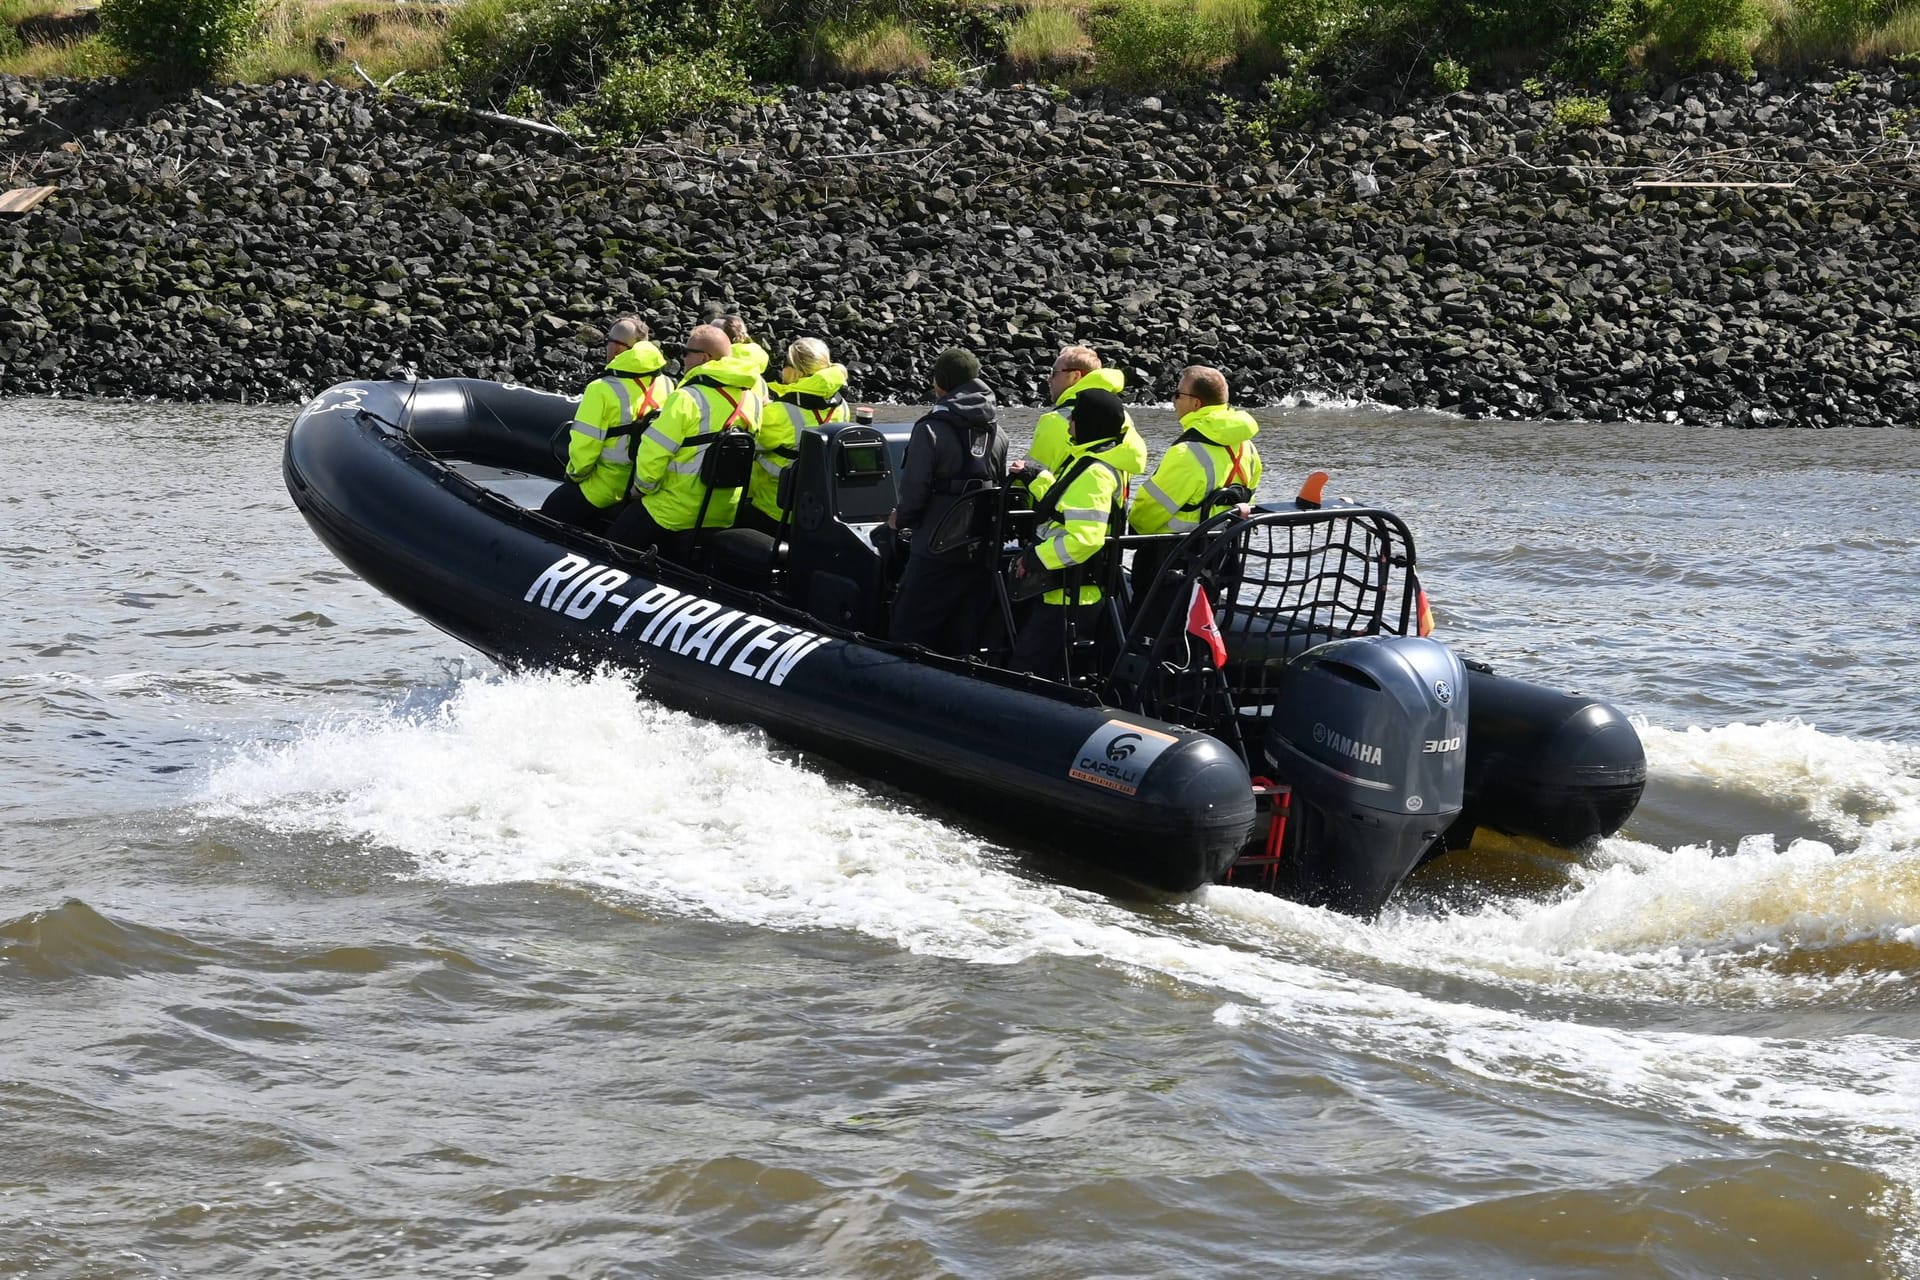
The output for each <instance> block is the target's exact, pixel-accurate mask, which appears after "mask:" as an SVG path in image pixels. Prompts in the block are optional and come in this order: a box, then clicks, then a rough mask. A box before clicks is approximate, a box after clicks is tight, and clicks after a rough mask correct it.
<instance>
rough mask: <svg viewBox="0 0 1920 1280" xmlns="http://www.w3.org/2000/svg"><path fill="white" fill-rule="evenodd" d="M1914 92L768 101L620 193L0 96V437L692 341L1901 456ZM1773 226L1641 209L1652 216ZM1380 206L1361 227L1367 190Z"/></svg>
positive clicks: (1918, 329) (528, 374) (199, 118)
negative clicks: (1560, 116) (1319, 395)
mask: <svg viewBox="0 0 1920 1280" xmlns="http://www.w3.org/2000/svg"><path fill="white" fill-rule="evenodd" d="M1909 103H1913V104H1914V105H1915V106H1920V87H1916V86H1915V85H1914V84H1912V83H1910V82H1908V81H1907V80H1905V79H1903V78H1902V77H1901V76H1900V75H1899V74H1897V73H1896V72H1893V71H1885V70H1883V71H1869V72H1867V73H1865V74H1862V75H1854V76H1848V77H1843V78H1841V79H1840V80H1838V81H1837V82H1833V83H1817V82H1813V81H1807V82H1803V83H1796V84H1791V85H1788V84H1770V83H1767V82H1764V81H1763V82H1757V83H1753V84H1740V83H1735V82H1731V81H1724V80H1721V79H1719V78H1717V77H1706V78H1704V79H1700V80H1696V81H1690V82H1687V83H1684V84H1680V85H1676V86H1674V87H1672V88H1670V89H1669V90H1667V91H1666V92H1664V93H1661V94H1659V95H1658V96H1654V97H1648V98H1616V99H1615V100H1614V101H1613V102H1612V104H1611V115H1612V118H1611V121H1610V123H1608V124H1607V125H1605V126H1602V127H1587V128H1569V127H1562V126H1559V125H1556V124H1555V123H1554V121H1553V111H1552V106H1551V104H1550V103H1548V102H1543V101H1535V100H1533V99H1532V98H1530V97H1529V96H1528V95H1527V94H1525V93H1523V92H1521V91H1519V90H1512V91H1507V92H1497V91H1496V92H1472V93H1464V94H1457V95H1454V96H1452V97H1450V98H1447V99H1444V100H1434V101H1425V102H1411V103H1407V104H1403V105H1401V106H1400V107H1398V108H1395V109H1393V110H1392V111H1391V113H1390V114H1389V113H1382V112H1377V111H1367V110H1364V109H1354V110H1350V111H1347V112H1344V113H1343V114H1342V115H1341V117H1340V118H1338V119H1335V120H1333V121H1331V122H1328V123H1325V124H1323V125H1320V126H1318V127H1317V128H1314V129H1310V130H1307V131H1303V132H1301V133H1299V134H1296V135H1285V136H1281V137H1279V138H1277V139H1276V142H1275V148H1274V150H1275V152H1276V155H1275V156H1274V158H1272V159H1270V160H1269V159H1268V158H1267V157H1265V156H1262V155H1259V154H1258V153H1256V152H1254V151H1253V150H1252V149H1251V148H1250V147H1249V146H1248V145H1247V144H1246V142H1245V141H1244V139H1243V137H1242V135H1241V134H1240V133H1239V132H1238V131H1237V130H1235V129H1233V128H1231V127H1229V126H1227V125H1226V124H1224V123H1223V120H1222V112H1221V109H1220V108H1219V107H1218V106H1217V105H1214V104H1212V103H1208V102H1194V103H1190V104H1186V105H1183V106H1178V107H1176V106H1169V105H1164V104H1162V103H1161V102H1159V101H1157V100H1155V99H1151V98H1149V99H1145V100H1120V99H1117V98H1112V99H1109V98H1100V97H1095V98H1064V97H1056V96H1055V95H1053V94H1050V93H1049V92H1047V91H1045V90H1038V89H1011V90H1000V91H986V90H961V91H958V92H954V93H934V92H931V91H923V90H915V89H905V88H896V87H888V86H882V87H879V88H869V89H860V90H822V91H808V92H802V91H789V92H787V93H786V94H785V95H784V96H782V97H781V98H780V99H779V100H778V101H776V102H774V103H771V104H769V105H765V106H760V107H754V108H746V109H740V110H737V111H734V112H732V113H730V114H728V115H726V116H724V117H722V118H719V119H715V120H711V121H708V122H706V123H704V124H703V125H701V126H696V127H692V128H688V129H685V130H682V131H680V132H678V133H677V134H675V135H674V136H671V137H665V138H661V139H658V140H656V141H655V142H654V143H653V144H651V145H648V146H644V147H641V148H637V149H635V150H633V151H630V152H626V153H621V154H617V155H593V154H589V153H586V152H584V151H571V150H568V149H566V148H565V147H564V145H562V144H560V143H557V142H555V141H552V140H548V139H543V138H541V137H540V136H538V135H535V134H531V133H526V132H522V131H518V130H514V129H511V128H506V127H502V126H498V125H490V124H485V123H482V122H477V121H475V120H472V119H469V118H466V117H464V116H461V115H458V114H453V113H449V112H446V111H442V110H439V109H435V108H430V107H422V106H418V105H415V104H413V103H410V102H408V101H406V100H402V99H385V100H383V99H381V98H379V97H377V96H375V95H374V94H372V93H370V92H367V93H363V92H351V91H346V90H342V89H339V88H335V87H331V86H327V85H318V86H309V85H297V84H290V83H282V84H275V85H267V86H234V87H223V88H218V89H209V90H207V91H204V92H195V93H189V94H184V95H176V96H173V97H168V98H162V97H156V96H154V95H151V94H149V93H147V92H145V91H143V90H140V89H137V88H135V87H132V86H127V85H114V84H77V83H69V82H43V83H22V82H16V81H6V80H0V160H3V161H4V162H5V163H6V164H7V165H8V166H9V171H10V175H11V181H10V182H9V183H7V184H6V185H7V186H20V185H25V184H28V183H36V182H37V183H49V184H55V185H57V186H58V187H59V188H60V190H59V193H58V194H57V195H56V196H54V197H53V198H52V199H51V200H49V201H48V202H47V203H45V204H43V205H41V206H40V207H39V208H38V209H37V210H35V211H33V212H32V213H30V214H28V215H26V216H25V217H20V218H12V219H0V393H4V394H54V393H57V394H75V393H84V394H98V395H142V396H163V397H170V398H177V399H194V398H202V397H217V398H221V399H230V400H233V399H247V400H262V399H277V400H290V399H294V398H297V397H300V396H303V395H306V394H309V393H311V392H313V391H315V390H317V389H319V388H320V387H322V386H325V385H327V384H328V383H331V382H334V381H337V380H342V379H346V378H353V377H364V376H370V375H376V374H380V373H383V372H385V371H386V370H388V369H391V368H394V367H396V366H399V365H406V364H411V365H414V366H417V367H418V368H419V370H420V371H421V372H423V373H428V374H438V375H451V374H465V375H476V376H486V377H498V378H512V379H515V380H519V381H524V382H529V383H534V384H539V385H548V386H562V387H567V386H572V385H574V384H576V383H577V382H579V381H580V380H581V379H582V377H583V376H585V375H586V374H587V373H588V372H589V370H590V368H591V365H590V361H592V360H593V359H594V358H595V357H596V356H597V355H598V347H597V345H596V344H595V343H594V342H593V341H592V338H593V336H594V335H593V334H591V333H590V332H588V331H589V330H591V329H592V328H593V327H594V326H597V325H601V324H604V323H605V322H606V321H607V320H608V319H609V318H610V317H611V316H613V315H615V314H617V313H619V312H622V311H627V310H632V311H637V312H639V313H640V314H642V315H644V316H646V317H648V318H649V319H650V320H652V321H653V323H654V325H655V328H656V330H657V331H658V332H660V333H661V334H662V335H663V336H666V337H668V338H677V337H678V336H680V335H682V334H683V333H684V331H685V328H686V326H687V325H688V324H689V323H690V322H691V321H692V320H693V319H694V318H695V317H696V316H697V314H698V313H699V310H700V308H701V306H702V305H703V304H706V303H713V302H720V303H724V304H726V305H727V307H728V308H729V309H734V310H739V311H742V312H744V313H745V314H747V315H748V316H749V317H750V318H751V320H752V321H753V322H754V324H755V326H756V328H757V329H758V330H759V334H760V336H762V337H763V338H766V339H769V340H772V341H776V342H777V341H784V340H786V339H788V338H790V337H794V336H798V335H801V334H807V333H817V334H823V335H824V336H826V337H828V338H829V339H830V340H831V341H832V342H833V344H834V346H835V350H836V353H837V354H839V355H840V356H841V357H842V358H844V359H846V360H847V362H848V363H849V364H850V365H851V366H853V369H854V374H855V379H856V382H855V389H856V390H857V391H858V393H859V394H861V395H863V396H865V397H868V398H874V399H883V398H886V399H907V400H912V399H917V398H919V397H921V396H922V395H923V394H924V386H925V375H924V370H925V369H926V367H927V365H928V362H929V361H930V359H931V357H932V355H933V354H934V353H936V352H937V351H938V350H939V349H940V348H941V347H943V346H946V345H948V344H950V343H963V344H966V345H969V346H972V347H974V348H976V349H978V350H979V351H980V352H981V353H982V355H983V357H984V358H985V362H986V364H987V366H988V371H989V375H990V376H991V377H993V378H994V379H995V380H996V381H997V382H998V383H999V384H1000V385H1001V386H1002V388H1003V392H1004V394H1005V395H1006V397H1007V398H1008V399H1011V400H1025V401H1028V402H1034V401H1037V400H1039V399H1040V397H1041V395H1042V386H1043V380H1044V377H1045V373H1046V368H1047V363H1048V359H1049V356H1050V354H1051V351H1052V349H1053V348H1055V347H1057V346H1058V345H1060V344H1061V343H1063V342H1066V341H1086V342H1091V343H1093V344H1095V345H1096V346H1098V347H1100V348H1101V349H1102V351H1103V352H1104V353H1105V354H1106V355H1107V357H1108V359H1109V361H1110V362H1112V363H1117V364H1120V365H1122V366H1124V367H1126V368H1127V369H1128V370H1129V371H1130V372H1131V376H1132V379H1133V385H1134V387H1135V388H1136V390H1138V391H1139V392H1141V393H1142V394H1143V395H1145V396H1147V397H1150V398H1153V399H1158V400H1165V399H1167V398H1168V397H1169V396H1170V394H1171V391H1172V389H1173V380H1174V378H1175V376H1176V375H1177V371H1178V369H1179V367H1180V366H1181V365H1183V364H1186V363H1188V362H1202V363H1210V364H1218V365H1220V366H1222V367H1224V368H1225V369H1227V370H1228V372H1229V373H1230V374H1231V375H1232V377H1233V378H1234V380H1235V385H1236V390H1237V392H1238V394H1239V395H1240V397H1241V398H1243V399H1245V400H1250V401H1251V400H1266V401H1272V400H1276V399H1279V398H1281V397H1284V396H1286V395H1289V394H1291V393H1297V392H1302V391H1313V390H1320V391H1327V392H1332V393H1336V394H1346V395H1365V396H1370V397H1373V398H1375V399H1378V400H1382V401H1386V402H1389V403H1393V404H1404V405H1429V406H1436V407H1443V408H1451V409H1456V410H1459V411H1462V412H1466V413H1469V414H1479V415H1486V414H1506V415H1520V416H1533V417H1568V416H1573V417H1582V418H1592V419H1656V420H1658V419H1669V420H1683V421H1687V422H1699V423H1727V422H1730V423H1736V424H1740V425H1750V424H1755V423H1800V424H1808V425H1820V426H1839V425H1875V424H1882V423H1900V424H1910V423H1911V422H1912V421H1913V415H1914V413H1915V408H1914V406H1915V403H1916V400H1917V399H1920V374H1916V364H1920V221H1917V220H1916V218H1917V216H1920V214H1917V212H1916V205H1915V194H1916V187H1920V163H1916V161H1915V160H1914V156H1915V154H1916V148H1915V146H1914V145H1913V144H1911V143H1909V142H1907V141H1906V140H1905V139H1904V138H1903V137H1901V136H1900V135H1901V134H1902V133H1903V131H1906V130H1909V129H1910V130H1911V132H1913V133H1914V134H1915V135H1916V136H1920V121H1913V122H1911V123H1910V122H1909V112H1910V111H1912V110H1913V107H1911V106H1909V105H1908V104H1909ZM1653 179H1668V180H1681V181H1692V182H1716V181H1717V182H1728V181H1746V182H1766V183H1786V182H1791V183H1793V184H1794V185H1793V186H1792V187H1791V188H1790V189H1782V188H1774V187H1746V188H1734V187H1669V188H1649V187H1638V188H1636V187H1635V186H1634V185H1633V183H1634V182H1635V181H1636V180H1642V181H1644V180H1653ZM1376 187H1377V191H1376V190H1375V188H1376Z"/></svg>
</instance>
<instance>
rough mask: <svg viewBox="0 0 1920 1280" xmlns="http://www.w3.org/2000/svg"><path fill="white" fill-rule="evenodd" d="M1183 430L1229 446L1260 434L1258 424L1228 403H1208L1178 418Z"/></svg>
mask: <svg viewBox="0 0 1920 1280" xmlns="http://www.w3.org/2000/svg"><path fill="white" fill-rule="evenodd" d="M1180 426H1181V429H1182V430H1185V431H1198V432H1199V433H1200V434H1201V435H1203V436H1205V437H1206V438H1207V439H1209V440H1211V441H1213V442H1214V443H1215V444H1223V445H1227V446H1229V447H1231V446H1233V445H1236V444H1245V443H1246V442H1247V441H1249V440H1251V439H1253V438H1254V437H1255V436H1257V435H1259V434H1260V424H1259V423H1257V422H1255V421H1254V420H1253V416H1252V415H1251V414H1249V413H1248V412H1247V411H1246V410H1244V409H1236V408H1234V407H1233V406H1232V405H1230V404H1210V405H1207V406H1206V407H1205V408H1203V409H1195V410H1194V411H1193V412H1192V413H1190V414H1188V415H1187V416H1186V417H1184V418H1182V419H1180Z"/></svg>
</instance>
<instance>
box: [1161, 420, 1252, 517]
mask: <svg viewBox="0 0 1920 1280" xmlns="http://www.w3.org/2000/svg"><path fill="white" fill-rule="evenodd" d="M1180 426H1181V428H1182V429H1183V430H1184V431H1186V432H1190V433H1192V434H1194V435H1197V436H1199V437H1201V438H1200V439H1197V440H1191V439H1190V440H1181V441H1178V442H1176V443H1175V444H1174V445H1173V447H1172V448H1170V449H1168V450H1167V453H1166V456H1165V457H1163V458H1161V459H1160V465H1159V466H1158V467H1156V468H1154V472H1153V478H1152V479H1151V480H1148V481H1147V482H1146V484H1144V485H1142V486H1140V493H1139V495H1138V497H1137V498H1136V499H1135V501H1134V504H1133V511H1132V514H1131V516H1130V522H1131V524H1132V525H1133V529H1134V531H1135V532H1136V533H1185V532H1187V531H1188V530H1189V529H1193V528H1197V527H1198V526H1199V525H1201V524H1203V523H1204V522H1205V521H1207V520H1208V519H1209V518H1211V517H1212V516H1214V515H1217V514H1219V513H1220V512H1221V511H1224V510H1225V509H1226V507H1225V506H1224V505H1222V504H1214V505H1212V506H1208V505H1207V504H1206V498H1207V495H1208V494H1211V493H1212V492H1213V491H1214V490H1216V489H1219V488H1221V487H1222V486H1224V485H1229V484H1243V485H1245V486H1246V487H1247V491H1248V492H1249V493H1252V492H1253V491H1254V490H1257V489H1258V488H1259V487H1260V475H1261V471H1262V469H1263V468H1262V465H1261V462H1260V451H1259V450H1258V449H1256V448H1255V447H1254V444H1253V437H1254V436H1256V435H1258V434H1259V433H1260V424H1259V423H1257V422H1255V421H1254V420H1253V418H1252V417H1251V416H1250V415H1248V414H1247V413H1246V412H1245V411H1244V410H1241V409H1235V408H1233V407H1232V406H1231V405H1224V404H1211V405H1207V406H1206V407H1205V408H1201V409H1195V410H1194V411H1193V412H1192V413H1190V414H1188V415H1187V416H1186V417H1184V418H1182V419H1180Z"/></svg>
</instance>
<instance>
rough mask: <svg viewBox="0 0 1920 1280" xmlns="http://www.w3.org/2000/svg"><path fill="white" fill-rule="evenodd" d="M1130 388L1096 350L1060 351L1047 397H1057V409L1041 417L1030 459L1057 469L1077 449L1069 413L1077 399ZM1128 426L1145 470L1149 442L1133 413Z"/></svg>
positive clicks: (1055, 407) (1070, 349)
mask: <svg viewBox="0 0 1920 1280" xmlns="http://www.w3.org/2000/svg"><path fill="white" fill-rule="evenodd" d="M1126 389H1127V377H1126V375H1125V374H1124V373H1122V372H1120V370H1118V369H1109V368H1106V367H1105V366H1104V365H1102V364H1101V363H1100V357H1099V355H1098V354H1097V353H1096V352H1095V351H1094V349H1093V348H1092V347H1062V348H1060V354H1059V355H1057V356H1055V357H1054V358H1053V371H1052V372H1051V373H1049V374H1048V375H1047V394H1048V395H1050V396H1052V397H1053V408H1051V409H1049V410H1047V411H1046V412H1045V413H1043V414H1041V415H1040V421H1039V422H1037V423H1035V424H1034V427H1033V444H1032V445H1031V446H1030V447H1029V448H1028V449H1027V457H1028V458H1030V459H1032V460H1033V461H1035V462H1037V463H1039V464H1040V465H1041V466H1043V467H1047V468H1050V469H1056V470H1057V469H1058V468H1059V466H1060V464H1061V463H1063V462H1065V461H1066V460H1067V454H1068V453H1069V452H1070V451H1071V450H1072V448H1073V440H1072V437H1071V435H1070V434H1069V428H1068V426H1067V411H1068V409H1069V407H1071V406H1072V404H1073V402H1074V399H1075V397H1077V396H1078V395H1080V393H1081V392H1083V391H1095V390H1098V391H1111V392H1113V394H1115V395H1119V394H1120V393H1121V392H1122V391H1125V390H1126ZM1126 424H1127V425H1126V432H1125V435H1126V439H1127V441H1128V443H1130V444H1133V445H1136V446H1138V448H1139V452H1140V457H1141V458H1142V460H1143V461H1142V464H1141V465H1142V467H1143V468H1144V466H1145V462H1144V459H1145V458H1146V456H1147V442H1146V441H1145V440H1144V439H1142V438H1141V436H1140V433H1139V432H1138V431H1137V430H1135V429H1134V425H1133V415H1132V414H1128V415H1127V417H1126Z"/></svg>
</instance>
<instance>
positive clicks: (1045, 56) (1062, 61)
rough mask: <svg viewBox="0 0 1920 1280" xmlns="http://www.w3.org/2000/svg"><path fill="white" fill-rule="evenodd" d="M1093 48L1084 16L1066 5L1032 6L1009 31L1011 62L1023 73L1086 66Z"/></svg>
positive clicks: (1076, 69)
mask: <svg viewBox="0 0 1920 1280" xmlns="http://www.w3.org/2000/svg"><path fill="white" fill-rule="evenodd" d="M1092 52H1093V40H1092V38H1091V37H1090V36H1088V35H1087V28H1086V24H1085V21H1084V19H1083V18H1082V16H1081V15H1080V14H1079V13H1076V12H1075V11H1073V10H1072V9H1068V8H1065V7H1064V6H1054V5H1034V6H1031V7H1029V8H1028V9H1027V10H1026V12H1024V13H1022V14H1021V15H1020V17H1019V18H1018V20H1016V21H1015V22H1014V24H1013V26H1012V27H1011V28H1010V29H1009V30H1008V31H1007V63H1008V65H1009V66H1011V67H1013V68H1014V69H1015V70H1016V71H1018V72H1019V73H1020V74H1022V75H1047V74H1049V73H1057V72H1062V71H1079V70H1084V69H1085V67H1086V65H1087V63H1088V62H1089V60H1090V57H1091V55H1092Z"/></svg>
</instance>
